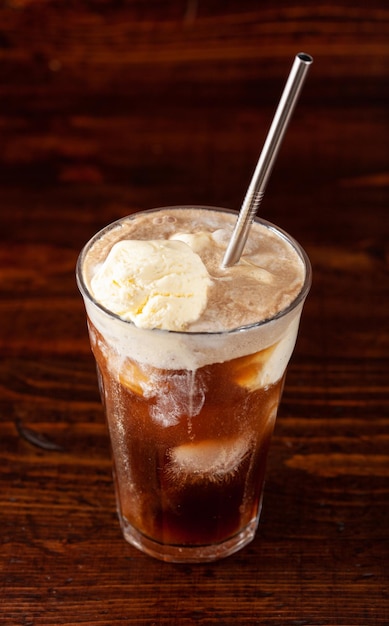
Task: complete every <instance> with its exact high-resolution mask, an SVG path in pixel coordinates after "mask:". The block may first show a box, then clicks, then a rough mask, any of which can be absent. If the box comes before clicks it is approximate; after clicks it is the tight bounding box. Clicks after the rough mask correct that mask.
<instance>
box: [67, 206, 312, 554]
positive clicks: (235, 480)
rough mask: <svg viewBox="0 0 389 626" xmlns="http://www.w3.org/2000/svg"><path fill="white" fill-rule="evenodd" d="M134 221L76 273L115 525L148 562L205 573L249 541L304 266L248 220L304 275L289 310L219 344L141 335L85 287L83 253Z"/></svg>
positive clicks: (216, 338) (178, 335)
mask: <svg viewBox="0 0 389 626" xmlns="http://www.w3.org/2000/svg"><path fill="white" fill-rule="evenodd" d="M196 208H197V209H198V211H200V212H202V211H207V210H209V209H208V208H206V207H196ZM218 210H220V211H221V212H222V213H226V214H227V213H230V212H228V211H227V210H224V209H218ZM150 213H153V215H154V217H155V211H150ZM133 217H135V216H129V217H128V218H124V219H123V220H119V221H118V222H115V223H114V224H111V225H109V226H107V227H106V228H105V229H103V230H102V231H101V232H99V233H97V235H95V237H93V238H92V239H91V241H90V242H88V243H87V245H86V246H85V248H84V249H83V250H82V252H81V254H80V257H79V260H78V264H77V281H78V285H79V288H80V291H81V294H82V296H83V298H84V302H85V307H86V312H87V319H88V328H89V335H90V341H91V347H92V351H93V354H94V357H95V359H96V363H97V371H98V379H99V385H100V391H101V397H102V401H103V405H104V408H105V413H106V418H107V422H108V426H109V432H110V438H111V446H112V456H113V472H114V479H115V487H116V496H117V508H118V515H119V519H120V523H121V527H122V531H123V535H124V537H125V539H126V540H127V541H129V542H130V543H131V544H133V545H134V546H136V547H137V548H139V549H140V550H143V551H144V552H146V553H148V554H150V555H152V556H154V557H156V558H159V559H162V560H165V561H173V562H202V561H212V560H216V559H219V558H222V557H225V556H228V555H230V554H232V553H233V552H236V551H237V550H239V549H241V548H242V547H243V546H245V545H246V544H247V543H249V542H250V541H251V540H252V539H253V538H254V535H255V532H256V529H257V525H258V521H259V516H260V510H261V503H262V494H263V486H264V479H265V466H266V458H267V454H268V449H269V445H270V439H271V436H272V433H273V428H274V423H275V419H276V414H277V409H278V405H279V402H280V398H281V394H282V389H283V384H284V378H285V371H286V366H287V363H288V361H289V359H290V356H291V354H292V351H293V348H294V345H295V341H296V336H297V332H298V326H299V320H300V315H301V311H302V307H303V304H304V301H305V298H306V296H307V293H308V291H309V287H310V282H311V269H310V263H309V260H308V258H307V255H306V254H305V252H304V251H303V249H302V248H301V247H300V246H299V244H298V243H297V242H296V241H295V240H293V239H292V238H291V237H290V236H289V235H287V234H286V233H285V232H283V231H282V230H280V229H278V228H277V227H275V226H274V225H272V224H269V223H268V222H266V221H264V220H257V221H258V222H259V223H260V224H263V225H264V226H266V228H268V229H271V230H272V231H273V232H274V233H276V234H277V235H278V236H279V237H281V238H282V239H283V240H284V241H287V242H288V243H289V244H290V246H292V247H293V248H294V250H295V251H296V252H297V254H298V255H299V256H300V258H301V260H302V262H303V264H304V267H305V279H304V284H303V286H302V289H301V291H300V293H299V294H298V295H297V297H296V298H295V300H294V301H293V302H292V303H291V304H290V305H289V306H288V307H287V308H286V309H284V310H282V311H280V312H279V313H277V314H276V315H275V316H274V317H271V318H270V319H266V320H264V321H258V323H256V324H251V325H249V326H245V327H240V328H236V329H233V330H230V331H225V332H212V329H210V330H209V332H201V333H199V332H173V331H164V330H156V329H153V330H148V329H142V328H138V327H136V326H135V325H134V324H133V323H132V322H128V321H123V320H122V319H121V318H119V317H118V316H117V315H115V314H113V313H111V312H109V311H108V310H107V309H105V308H104V307H103V306H101V305H100V304H98V303H97V302H96V301H95V300H94V298H93V296H92V295H91V293H90V291H89V289H88V287H87V281H86V280H85V276H84V265H85V259H87V257H88V254H90V251H91V250H92V249H93V248H94V247H95V246H96V245H100V244H101V241H104V237H105V236H106V235H107V233H109V232H110V231H111V230H112V229H115V228H120V226H121V224H122V223H123V222H125V221H126V220H129V219H133ZM236 306H239V303H238V302H237V303H236ZM194 354H195V355H196V357H197V356H198V359H197V363H198V366H197V367H196V368H193V358H192V357H193V355H194ZM167 362H168V363H169V366H168V367H166V363H167ZM161 363H162V366H161Z"/></svg>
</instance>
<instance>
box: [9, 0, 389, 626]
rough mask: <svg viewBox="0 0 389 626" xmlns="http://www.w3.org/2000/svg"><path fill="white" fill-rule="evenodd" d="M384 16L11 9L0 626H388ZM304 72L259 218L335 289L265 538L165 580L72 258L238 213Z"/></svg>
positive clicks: (191, 8) (284, 430)
mask: <svg viewBox="0 0 389 626" xmlns="http://www.w3.org/2000/svg"><path fill="white" fill-rule="evenodd" d="M258 7H260V8H258ZM388 19H389V12H388V9H387V5H386V3H385V2H383V0H380V1H376V0H371V1H370V2H368V3H367V2H366V3H355V2H349V1H344V2H340V3H335V2H333V3H331V2H330V3H328V2H326V3H320V2H319V3H310V2H306V3H291V2H280V3H273V2H263V3H261V2H254V1H252V2H250V1H248V0H243V1H242V2H240V1H239V2H223V1H222V0H220V1H217V0H214V1H213V2H196V1H195V0H188V1H187V2H184V1H182V2H179V1H178V0H173V1H172V2H147V3H146V2H145V3H143V2H140V1H139V2H136V1H135V0H134V1H128V2H105V1H103V0H101V1H100V2H98V1H95V2H79V3H77V2H67V1H66V2H61V1H59V2H50V0H48V1H47V2H37V1H36V2H33V1H31V0H30V1H28V0H10V1H9V2H7V3H2V6H1V8H0V96H1V97H0V129H1V131H0V137H1V142H0V165H1V167H0V207H1V208H0V211H1V227H0V237H1V247H0V257H1V264H0V276H1V295H0V315H1V318H0V347H1V352H0V354H1V362H0V406H1V422H0V455H1V463H0V481H1V486H0V497H1V507H0V528H1V551H0V563H1V565H0V616H1V617H0V622H1V624H4V625H6V626H16V625H17V626H43V625H45V626H47V625H50V626H57V625H67V626H69V625H75V624H88V625H93V626H111V625H114V624H136V625H149V626H159V625H161V626H162V625H164V626H168V625H176V626H186V625H191V624H199V625H201V626H206V625H207V626H208V625H231V626H232V625H248V624H251V625H254V624H258V625H261V626H262V625H283V624H287V625H290V626H292V625H293V626H303V625H304V626H305V625H311V626H312V625H314V626H319V625H326V626H327V625H328V626H330V625H331V626H332V625H343V626H358V625H360V626H369V625H378V624H380V625H384V624H388V623H389V606H388V587H387V584H388V474H389V469H388V467H389V466H388V459H389V451H388V366H389V360H388V354H389V352H388V347H389V340H388V272H387V268H388V247H387V246H388V244H387V241H388V218H387V208H388V199H389V194H388V182H389V174H388V156H389V154H388V138H389V137H388V134H389V133H388V67H389V65H388V61H389V45H388V41H389V39H388V35H389V29H388ZM301 50H303V51H305V52H308V53H311V54H312V55H313V56H314V58H315V62H314V65H313V67H312V69H311V72H310V75H309V78H308V82H307V84H306V86H305V88H304V91H303V94H302V97H301V100H300V102H299V105H298V108H297V110H296V113H295V115H294V117H293V120H292V123H291V125H290V128H289V130H288V133H287V136H286V139H285V142H284V144H283V147H282V150H281V153H280V155H279V158H278V160H277V164H276V167H275V169H274V172H273V175H272V178H271V181H270V183H269V186H268V189H267V193H266V196H265V200H264V201H263V204H262V208H261V212H262V215H263V217H265V218H266V219H268V220H270V221H272V222H274V223H276V224H278V225H280V226H282V227H283V228H284V229H286V230H287V231H289V232H290V233H291V234H292V235H294V236H295V237H296V238H297V239H298V240H299V241H300V242H301V244H302V245H303V246H304V247H305V248H306V250H307V252H308V253H309V255H310V258H311V260H312V265H313V271H314V281H313V287H312V291H311V294H310V296H309V298H308V301H307V304H306V307H305V311H304V315H303V320H302V325H301V331H300V336H299V340H298V344H297V347H296V351H295V354H294V356H293V359H292V361H291V364H290V367H289V374H288V378H287V384H286V388H285V393H284V399H283V404H282V408H281V410H280V414H279V419H278V422H277V426H276V431H275V435H274V439H273V445H272V450H271V456H270V459H269V464H268V476H267V484H266V493H265V499H264V509H263V514H262V519H261V523H260V528H259V532H258V534H257V537H256V539H255V540H254V542H253V543H252V544H251V545H250V546H248V547H246V548H245V549H244V550H243V551H241V552H240V553H238V554H236V555H234V556H232V557H230V558H228V559H225V560H224V561H220V562H218V563H214V564H208V565H187V566H182V565H181V566H179V565H171V564H165V563H162V562H159V561H156V560H153V559H151V558H149V557H147V556H145V555H143V554H142V553H141V552H138V551H137V550H136V549H134V548H132V547H131V546H130V545H127V543H126V542H125V541H124V540H123V539H122V537H121V533H120V530H119V524H118V521H117V517H116V513H115V503H114V491H113V484H112V478H111V469H110V452H109V441H108V436H107V430H106V426H105V421H104V416H103V413H102V409H101V406H100V401H99V396H98V390H97V383H96V376H95V366H94V362H93V359H92V356H91V353H90V349H89V343H88V338H87V333H86V327H85V316H84V310H83V304H82V301H81V297H80V296H79V293H78V291H77V288H76V285H75V279H74V266H75V263H76V258H77V255H78V252H79V250H80V249H81V247H82V245H83V244H84V243H85V242H86V240H87V239H88V238H89V237H90V236H91V235H92V234H93V233H94V232H95V231H96V230H97V229H99V228H100V227H102V226H103V225H105V224H107V223H108V222H110V221H112V220H114V219H116V218H119V217H121V216H123V215H125V214H128V213H131V212H133V211H135V210H138V209H143V208H147V207H155V206H163V205H167V204H173V205H174V204H179V203H185V204H188V203H200V204H201V203H205V204H212V205H217V206H227V207H231V208H239V206H240V203H241V201H242V198H243V196H244V193H245V190H246V187H247V185H248V182H249V180H250V178H251V174H252V171H253V168H254V166H255V163H256V160H257V158H258V155H259V153H260V150H261V147H262V145H263V141H264V138H265V136H266V133H267V130H268V128H269V125H270V122H271V119H272V116H273V112H274V110H275V107H276V105H277V102H278V99H279V97H280V94H281V91H282V88H283V86H284V82H285V79H286V76H287V74H288V72H289V69H290V67H291V63H292V60H293V57H294V55H295V54H296V53H297V52H300V51H301Z"/></svg>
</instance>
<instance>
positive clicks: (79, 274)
mask: <svg viewBox="0 0 389 626" xmlns="http://www.w3.org/2000/svg"><path fill="white" fill-rule="evenodd" d="M170 209H202V210H206V211H216V212H219V213H230V214H232V215H235V216H236V217H237V216H238V211H235V210H233V209H226V208H223V207H216V206H207V205H195V204H187V205H184V204H180V205H173V206H164V207H156V208H152V209H144V210H142V211H135V212H134V213H130V214H129V215H126V216H124V217H121V218H119V219H117V220H115V221H114V222H111V223H110V224H107V225H106V226H104V227H103V228H101V229H100V230H99V231H98V232H97V233H95V235H93V236H92V237H91V238H90V239H89V240H88V241H87V243H86V244H85V245H84V246H83V248H82V249H81V252H80V254H79V256H78V259H77V264H76V280H77V285H78V288H79V290H80V293H81V295H82V296H83V297H84V298H85V297H87V298H88V300H89V301H90V302H91V303H92V304H93V305H94V306H96V307H97V308H98V309H100V311H102V312H103V313H104V314H105V315H107V316H108V317H110V318H112V319H113V320H116V321H119V322H121V323H122V324H125V325H127V326H130V327H133V328H135V329H136V330H139V331H143V332H145V331H149V332H152V333H161V334H164V335H167V334H173V335H175V336H180V335H182V336H188V335H190V336H193V337H199V336H212V337H217V336H220V335H223V336H225V335H232V334H235V333H240V332H247V331H249V330H253V329H257V328H260V327H261V326H265V325H266V324H270V323H271V322H273V321H275V320H278V319H280V318H282V317H285V316H286V315H288V313H290V312H291V311H293V310H294V309H296V308H297V307H298V305H299V304H300V303H303V302H304V300H305V298H306V296H307V294H308V292H309V290H310V288H311V284H312V266H311V262H310V260H309V257H308V255H307V253H306V252H305V250H304V248H303V247H302V246H301V245H300V244H299V243H298V241H297V240H296V239H294V237H292V236H291V235H290V234H289V233H287V232H286V231H285V230H283V229H282V228H280V227H279V226H276V225H275V224H273V223H272V222H269V221H268V220H265V219H263V218H261V217H255V218H254V222H256V223H258V224H261V225H262V226H265V227H266V228H268V229H269V230H271V231H272V232H274V233H276V234H277V235H278V236H279V237H282V239H284V240H286V241H287V242H288V243H289V244H290V245H291V246H292V247H293V249H294V250H295V251H296V253H297V254H298V255H299V257H300V259H301V261H302V263H303V265H304V268H305V278H304V282H303V284H302V287H301V289H300V291H299V293H298V294H297V296H296V297H295V298H294V299H293V300H292V302H290V303H289V304H288V306H286V307H285V308H284V309H281V311H278V312H277V313H276V314H275V315H272V316H270V317H267V318H265V319H263V320H260V321H258V322H253V323H251V324H246V325H243V326H238V327H236V328H231V329H228V330H217V331H212V330H205V331H190V330H166V329H161V328H142V327H139V326H136V324H134V322H132V321H131V320H125V319H123V318H122V317H120V315H117V314H116V313H113V312H112V311H110V310H109V309H107V308H106V307H105V306H104V305H102V304H100V303H99V302H98V301H97V300H96V299H95V298H94V296H93V295H92V294H91V292H90V290H89V288H88V286H87V284H86V282H85V280H84V275H83V265H84V260H85V258H86V256H87V254H88V252H89V251H90V250H91V248H92V247H93V246H94V244H95V243H96V242H97V241H98V240H100V239H101V238H102V237H103V236H104V235H105V234H106V233H107V232H109V231H111V230H114V228H117V227H118V226H120V224H122V223H123V222H125V221H128V220H131V219H135V218H136V217H137V216H139V215H148V214H150V213H158V212H160V211H166V210H170Z"/></svg>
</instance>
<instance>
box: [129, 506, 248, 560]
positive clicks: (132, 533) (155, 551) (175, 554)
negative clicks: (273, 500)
mask: <svg viewBox="0 0 389 626" xmlns="http://www.w3.org/2000/svg"><path fill="white" fill-rule="evenodd" d="M119 517H120V516H119ZM120 521H121V527H122V532H123V536H124V538H125V540H126V541H128V543H130V544H131V545H133V546H135V548H138V550H141V551H142V552H145V553H146V554H148V555H150V556H152V557H154V558H156V559H159V560H161V561H166V562H170V563H207V562H209V561H216V560H218V559H223V558H225V557H227V556H230V555H231V554H234V552H238V550H241V549H242V548H244V546H246V545H247V544H248V543H250V542H251V541H252V540H253V539H254V537H255V533H256V531H257V527H258V518H255V519H254V520H252V521H251V522H250V523H249V524H248V525H247V526H245V528H244V529H243V530H241V531H240V532H239V533H238V534H236V535H234V536H233V537H231V538H230V539H227V540H226V541H223V542H221V543H217V544H211V545H204V546H176V545H166V544H162V543H159V542H157V541H154V540H153V539H150V538H149V537H146V536H145V535H143V534H142V533H140V532H139V531H138V530H137V529H136V528H134V527H133V526H131V524H129V523H128V521H127V520H126V519H123V518H122V517H120Z"/></svg>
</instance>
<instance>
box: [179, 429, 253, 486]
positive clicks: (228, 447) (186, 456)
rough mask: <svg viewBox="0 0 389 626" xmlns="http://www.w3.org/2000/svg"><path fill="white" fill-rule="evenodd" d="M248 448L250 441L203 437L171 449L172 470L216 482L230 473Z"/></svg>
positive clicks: (241, 459)
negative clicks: (200, 439) (203, 438)
mask: <svg viewBox="0 0 389 626" xmlns="http://www.w3.org/2000/svg"><path fill="white" fill-rule="evenodd" d="M249 448H250V440H249V438H248V437H246V436H243V437H239V438H237V439H217V440H214V439H205V440H203V441H200V442H198V443H184V444H182V445H181V446H177V447H176V448H173V449H172V450H171V452H170V465H171V472H172V473H173V474H174V475H175V476H182V475H185V479H186V480H187V479H188V478H190V479H192V480H193V481H194V482H196V481H198V480H204V479H206V480H207V481H212V482H219V481H221V480H224V479H225V478H226V477H227V476H232V475H233V474H234V473H235V472H236V471H237V469H238V467H239V465H240V464H241V462H242V461H243V459H244V457H245V456H246V454H247V453H248V451H249Z"/></svg>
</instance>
